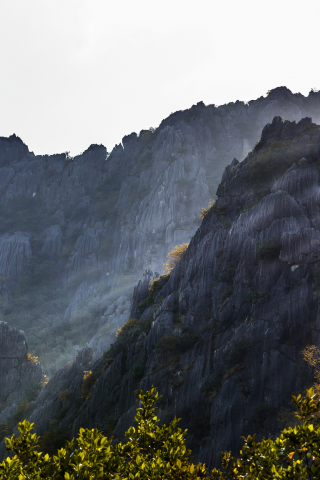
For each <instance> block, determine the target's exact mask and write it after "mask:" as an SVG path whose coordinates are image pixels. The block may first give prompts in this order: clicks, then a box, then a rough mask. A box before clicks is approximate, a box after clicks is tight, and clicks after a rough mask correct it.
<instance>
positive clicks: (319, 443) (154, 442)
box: [0, 388, 320, 480]
mask: <svg viewBox="0 0 320 480" xmlns="http://www.w3.org/2000/svg"><path fill="white" fill-rule="evenodd" d="M139 398H140V401H141V407H139V408H138V409H137V415H136V416H135V420H136V422H137V429H135V428H134V427H130V428H129V430H128V431H127V432H126V437H127V438H128V442H127V443H125V444H123V443H121V442H120V443H118V444H113V443H112V439H108V438H107V437H104V436H103V435H102V434H101V433H100V432H98V430H97V429H92V430H88V429H86V430H85V429H80V433H79V436H78V438H77V441H75V440H72V441H71V442H68V441H67V442H66V445H65V447H64V448H61V449H60V450H58V453H57V455H55V456H50V455H48V454H46V455H44V454H42V453H41V452H39V451H38V441H39V437H37V435H36V434H35V433H32V427H33V424H30V423H29V422H27V421H26V420H25V421H24V422H22V423H19V432H20V436H19V437H18V438H16V437H15V435H13V436H12V437H11V438H10V439H6V444H7V449H8V450H11V451H13V453H14V457H13V458H9V457H8V458H6V459H5V460H4V461H3V462H2V463H1V464H0V480H24V479H33V480H40V479H47V480H56V479H61V480H62V479H64V480H89V479H101V480H102V479H108V480H111V479H112V480H120V479H125V480H201V479H205V480H209V479H211V480H215V479H216V480H240V479H246V480H268V479H270V480H271V479H272V480H274V479H277V480H307V479H308V480H311V479H312V480H315V479H319V478H320V427H317V428H315V427H314V426H313V423H312V422H313V421H314V420H315V419H316V416H317V415H318V414H319V412H320V400H318V398H319V396H318V395H317V394H315V393H314V389H313V388H310V389H309V390H307V394H306V397H302V396H301V395H299V396H298V397H292V398H293V401H294V403H295V405H296V407H297V409H298V413H297V414H296V416H297V418H298V419H299V420H300V421H301V422H302V424H301V425H299V426H295V427H294V428H288V429H285V430H283V431H282V432H281V434H280V436H279V437H278V438H276V439H275V440H272V439H270V438H269V439H263V440H262V441H261V442H256V441H255V437H254V436H250V435H249V436H248V437H247V438H245V439H244V446H243V448H242V450H241V451H240V456H239V458H236V459H235V458H233V457H231V452H223V453H222V470H218V469H216V468H214V469H213V471H212V473H211V476H210V477H209V475H208V473H207V471H206V468H205V465H204V464H201V463H199V464H198V465H194V464H192V463H190V461H189V456H190V454H191V451H190V450H187V448H186V445H185V437H186V433H187V431H186V430H185V431H182V430H181V429H180V428H178V427H177V425H178V422H179V420H178V419H177V418H174V420H173V421H172V422H171V423H170V424H169V425H168V426H166V425H162V426H161V427H159V425H158V423H159V420H158V418H157V417H156V416H155V409H156V408H155V403H156V401H157V399H158V393H157V392H156V389H155V388H152V389H151V390H150V391H148V392H146V393H143V392H142V391H140V395H139ZM231 463H232V466H231Z"/></svg>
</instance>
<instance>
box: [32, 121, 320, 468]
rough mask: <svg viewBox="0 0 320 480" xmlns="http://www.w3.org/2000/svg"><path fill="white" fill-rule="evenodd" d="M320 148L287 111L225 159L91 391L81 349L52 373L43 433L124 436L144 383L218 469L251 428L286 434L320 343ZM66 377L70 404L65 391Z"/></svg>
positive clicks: (96, 370) (139, 298)
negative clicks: (284, 414) (173, 260)
mask: <svg viewBox="0 0 320 480" xmlns="http://www.w3.org/2000/svg"><path fill="white" fill-rule="evenodd" d="M319 148H320V127H319V126H317V125H315V124H313V123H312V122H311V120H310V119H303V120H301V121H300V122H298V123H295V122H290V121H282V120H281V119H280V118H278V117H275V118H274V120H273V121H272V123H271V124H268V125H267V126H266V127H265V128H264V130H263V134H262V137H261V140H260V142H259V143H258V144H257V145H256V147H255V148H254V150H253V151H252V152H251V153H250V154H249V155H248V156H247V157H246V159H245V160H244V161H243V162H238V161H237V160H236V159H234V160H233V161H232V163H231V164H230V165H229V166H228V167H227V168H226V169H225V172H224V174H223V176H222V181H221V183H220V185H219V188H218V191H217V194H218V200H217V202H216V204H215V205H214V206H213V207H211V208H210V209H209V210H208V211H207V213H206V215H205V218H204V220H203V222H202V223H201V226H200V228H199V229H198V230H197V232H196V234H195V235H194V237H193V238H192V240H191V242H190V245H189V248H188V250H187V251H186V253H185V256H184V257H183V259H182V261H181V262H180V263H178V264H177V266H176V267H175V268H174V269H173V271H172V272H171V274H170V276H169V277H161V278H160V279H159V280H157V282H158V283H156V286H157V287H156V288H154V290H153V291H154V296H153V298H151V297H150V296H149V294H148V301H146V296H145V293H144V294H141V292H142V290H143V288H142V284H140V287H139V288H136V289H135V295H136V298H135V299H134V300H133V304H134V305H136V307H135V312H132V313H134V318H135V320H131V321H130V323H129V324H127V326H126V329H124V330H123V333H122V336H119V337H118V339H117V341H116V342H115V343H114V345H113V346H111V347H110V348H109V350H108V351H107V352H106V353H105V355H104V356H102V357H100V358H98V359H97V360H96V361H94V362H93V364H92V366H90V370H91V371H92V372H93V374H94V378H92V385H91V386H90V388H89V390H88V392H87V391H86V392H82V393H79V389H80V383H81V368H82V369H83V370H87V369H89V368H88V366H87V364H85V363H83V365H82V367H81V368H80V367H79V366H77V365H79V362H78V360H77V361H75V363H74V364H73V365H72V366H71V367H69V369H68V368H65V369H64V370H62V371H61V372H60V373H59V372H58V373H57V374H56V376H55V377H54V378H53V379H52V380H50V381H49V384H48V386H47V387H46V392H48V391H50V392H51V393H50V398H54V399H55V400H54V401H52V402H51V401H50V402H51V403H50V409H49V410H47V411H46V412H47V413H45V407H44V405H43V397H41V395H40V397H41V398H40V397H39V398H38V399H37V400H36V402H35V406H34V412H33V413H32V416H31V417H30V419H31V420H36V421H37V422H38V423H37V432H38V433H40V434H41V433H43V431H44V430H45V429H46V428H48V424H49V423H48V422H49V418H58V419H59V426H60V428H63V429H66V430H67V429H68V428H69V427H70V423H72V427H71V428H70V430H69V434H70V435H76V433H77V431H78V429H79V428H80V427H89V428H92V427H98V428H100V429H104V431H105V432H106V433H109V434H110V433H111V432H114V434H115V436H116V438H120V439H121V438H123V434H124V431H125V430H126V429H127V428H128V426H129V425H131V424H132V423H133V421H134V420H133V417H134V411H135V409H136V392H137V390H138V389H139V388H143V389H148V388H150V387H151V385H156V386H158V388H159V391H160V394H161V395H162V396H163V397H162V399H161V400H160V402H159V416H160V418H161V420H163V421H166V422H167V421H169V420H170V419H171V418H172V417H173V416H174V415H177V416H178V417H179V418H182V422H181V426H182V427H184V428H188V431H189V437H188V442H189V446H190V447H191V448H192V449H193V451H194V453H195V454H196V456H197V459H198V460H201V461H204V462H206V464H207V465H208V466H209V467H213V466H215V465H218V464H219V457H220V452H221V450H225V449H226V450H230V449H231V450H233V451H234V452H236V451H237V450H238V449H239V448H240V446H241V439H240V437H241V435H248V434H253V433H257V438H261V437H262V436H263V435H264V436H265V435H270V434H275V433H277V431H278V429H279V426H278V424H277V415H278V412H279V410H280V409H281V408H282V407H287V406H288V405H289V404H290V397H291V395H292V394H295V393H297V392H300V391H303V389H304V388H305V387H309V386H310V384H311V383H312V376H310V373H311V372H309V371H308V367H307V366H306V364H304V362H303V359H302V356H301V353H300V352H301V349H302V348H303V347H304V346H306V345H307V344H310V343H312V344H315V345H319V342H320V340H319V338H320V336H319V335H320V333H319V332H320V330H319V329H320V320H319V318H320V317H319V315H320V314H319V312H320V309H319V288H320V280H319V279H320V253H319V247H320V233H319V225H320V223H319V222H320V210H319V195H320V187H319V181H320V179H319ZM151 278H152V276H150V280H151ZM149 293H150V292H149ZM113 308H114V307H112V309H110V313H111V315H112V312H114V310H113ZM85 352H86V351H84V354H85V355H87V354H86V353H85ZM77 362H78V363H77ZM78 368H79V371H78V370H77V372H78V373H77V376H76V375H75V373H74V372H75V369H78ZM62 376H63V388H64V389H66V390H67V391H71V392H72V395H73V396H72V401H71V400H70V401H69V403H67V402H65V403H63V402H61V399H60V397H59V395H58V390H61V388H62V384H60V383H59V382H60V380H58V379H59V378H60V377H61V378H62ZM75 378H77V385H76V386H75V384H74V382H75ZM82 382H83V380H82ZM81 385H82V386H83V383H82V384H81ZM77 389H78V390H77ZM77 391H78V393H77ZM62 409H64V410H63V414H64V417H63V418H61V415H62V414H61V411H62ZM48 412H50V413H48ZM59 415H60V416H59Z"/></svg>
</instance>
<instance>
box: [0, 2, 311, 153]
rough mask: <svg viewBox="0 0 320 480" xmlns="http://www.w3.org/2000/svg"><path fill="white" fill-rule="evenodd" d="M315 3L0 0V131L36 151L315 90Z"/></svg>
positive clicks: (75, 146)
mask: <svg viewBox="0 0 320 480" xmlns="http://www.w3.org/2000/svg"><path fill="white" fill-rule="evenodd" d="M317 7H318V2H317V1H316V0H309V1H305V2H303V3H301V2H298V1H297V0H290V1H288V0H280V1H279V0H277V1H275V0H271V1H270V0H269V1H268V2H264V1H260V0H244V1H242V2H239V1H236V0H222V1H220V0H198V1H197V2H195V1H191V0H183V1H182V0H170V1H169V0H161V1H159V2H151V1H150V0H149V1H147V0H139V1H132V0H116V1H113V0H90V1H88V0H63V1H62V0H54V1H53V0H45V1H43V0H28V1H27V2H26V1H25V0H2V1H1V6H0V14H1V20H2V21H1V30H0V52H1V75H0V108H1V115H0V135H2V136H9V135H11V134H12V133H16V134H17V135H19V136H20V137H21V138H22V139H23V141H24V142H25V143H26V144H27V145H28V146H29V148H30V149H31V150H33V151H34V152H35V153H36V154H45V153H48V154H50V153H57V152H63V151H71V154H72V155H75V154H77V153H79V152H81V151H83V150H85V149H86V148H87V147H88V146H89V145H90V144H92V143H98V144H100V143H102V144H104V145H106V146H107V147H108V149H109V150H111V149H112V148H113V146H114V145H115V144H116V143H119V142H121V139H122V137H123V136H124V135H126V134H129V133H131V132H132V131H136V132H139V131H140V130H141V129H144V128H149V127H150V126H153V127H156V126H157V125H159V123H160V122H161V120H162V119H163V118H165V117H167V116H168V115H169V114H170V113H171V112H174V111H176V110H181V109H186V108H189V107H190V106H192V105H193V104H195V103H197V102H199V101H204V102H205V103H206V104H212V103H214V104H223V103H228V102H230V101H235V100H237V99H239V100H244V101H247V100H250V99H254V98H257V97H259V96H261V95H265V94H266V93H267V91H268V90H269V89H272V88H275V87H277V86H281V85H285V86H287V87H288V88H290V89H291V90H292V91H293V92H298V91H299V92H301V93H303V94H304V95H307V94H308V92H309V91H310V89H311V88H317V87H319V85H320V83H319V73H320V66H319V62H318V61H317V51H318V48H317V47H318V45H319V39H318V23H319V22H318V15H317V13H318V9H317Z"/></svg>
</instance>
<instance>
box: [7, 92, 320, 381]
mask: <svg viewBox="0 0 320 480" xmlns="http://www.w3.org/2000/svg"><path fill="white" fill-rule="evenodd" d="M319 106H320V93H316V92H310V94H309V96H308V97H304V96H303V95H300V94H292V93H291V92H290V90H288V89H286V88H285V87H280V88H277V89H275V90H272V91H271V92H269V94H268V95H267V97H266V98H264V97H261V98H259V99H257V100H254V101H251V102H249V103H248V104H244V103H243V102H236V103H230V104H228V105H223V106H220V107H215V106H214V105H210V106H207V107H206V106H205V105H204V104H203V103H199V104H198V105H195V106H193V107H192V108H190V109H189V110H186V111H182V112H176V113H174V114H172V115H170V116H169V117H168V118H167V119H165V120H164V121H163V122H162V123H161V125H160V126H159V127H158V128H157V129H156V130H155V131H153V130H143V131H141V132H140V134H139V135H137V134H135V133H133V134H131V135H128V136H126V137H124V138H123V141H122V144H121V145H117V146H116V147H115V148H114V150H113V151H112V153H111V154H110V155H109V154H107V152H106V149H105V147H103V146H98V145H91V146H90V147H89V148H88V149H87V150H86V151H85V152H84V153H83V154H81V155H78V156H76V157H74V158H70V157H69V156H68V155H66V154H59V155H52V156H34V155H33V153H32V152H29V150H28V148H27V147H26V145H24V144H23V142H22V141H21V140H20V139H19V138H18V137H16V136H11V137H9V138H7V139H6V138H1V139H0V178H1V180H0V204H1V208H0V220H1V221H0V234H1V235H2V236H1V238H0V279H1V282H0V284H1V299H2V302H3V306H2V313H3V315H4V317H3V318H4V320H5V321H7V322H8V323H9V324H10V325H13V326H15V327H17V328H19V329H23V330H24V331H25V332H26V334H27V336H28V341H29V345H30V349H31V351H32V353H33V354H34V355H39V358H40V360H41V362H42V364H43V366H44V368H45V370H46V372H48V373H49V374H50V375H51V374H52V373H53V372H54V371H55V370H56V369H57V367H59V366H62V365H65V364H66V362H67V361H68V360H70V359H72V358H73V356H74V355H75V352H76V351H77V350H78V349H79V346H83V345H85V344H86V342H89V341H90V340H91V339H92V342H91V345H92V346H93V347H94V349H95V352H94V358H98V356H100V354H101V351H102V350H103V349H105V348H107V346H108V345H109V344H110V342H111V341H112V339H113V338H114V334H115V331H116V328H117V326H118V323H117V321H116V322H114V321H113V320H112V317H111V316H110V315H109V314H106V315H105V313H106V312H107V311H108V309H111V310H112V311H113V310H114V311H115V310H116V309H117V308H118V306H117V304H116V303H115V304H114V302H118V299H119V297H124V298H123V301H124V302H125V304H126V305H128V303H130V296H131V292H132V288H133V285H134V284H135V283H136V282H137V280H138V279H139V278H140V277H141V275H142V273H143V272H144V270H145V269H146V268H147V269H149V270H151V271H153V272H159V273H161V272H162V265H163V262H164V259H165V256H166V254H167V252H168V251H170V250H172V248H173V247H174V246H175V245H176V244H179V243H185V242H189V240H190V239H191V237H192V235H193V234H194V233H195V231H196V230H197V228H198V226H199V225H200V219H199V213H200V211H201V208H202V207H204V206H207V205H208V203H209V199H210V198H213V196H214V194H215V191H216V188H217V186H218V184H219V182H220V179H221V175H222V173H223V170H224V168H225V166H226V165H227V164H228V163H229V162H230V160H231V159H232V158H233V157H237V158H238V159H239V160H241V159H242V158H243V157H244V156H245V155H246V152H247V150H248V149H250V148H252V147H253V145H254V144H255V143H256V142H257V141H258V140H259V137H260V133H261V129H262V127H263V126H264V125H265V124H266V123H267V122H269V121H271V120H272V118H273V116H274V115H281V116H282V117H284V118H288V119H291V120H299V119H300V118H301V117H302V116H305V115H309V116H311V115H312V116H313V117H314V118H315V119H316V120H317V119H320V116H319V112H320V108H319ZM128 311H129V309H128V307H127V306H126V308H124V309H123V311H121V315H122V317H121V318H122V320H121V321H124V320H125V319H126V318H128V316H125V313H124V312H128ZM103 317H104V318H103ZM109 319H110V322H109ZM93 337H94V338H93Z"/></svg>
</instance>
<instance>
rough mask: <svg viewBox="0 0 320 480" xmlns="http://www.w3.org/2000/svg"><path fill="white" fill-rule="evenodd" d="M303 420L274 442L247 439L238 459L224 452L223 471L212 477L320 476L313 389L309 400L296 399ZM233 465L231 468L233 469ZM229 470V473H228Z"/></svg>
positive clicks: (283, 479)
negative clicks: (314, 421) (314, 422)
mask: <svg viewBox="0 0 320 480" xmlns="http://www.w3.org/2000/svg"><path fill="white" fill-rule="evenodd" d="M293 401H294V403H295V404H296V407H297V408H298V410H299V413H297V414H296V416H297V418H298V419H299V420H301V421H302V424H301V425H296V426H294V427H292V428H291V427H290V428H287V429H284V430H283V431H282V432H281V434H280V436H279V437H278V438H276V439H275V440H272V439H271V438H269V439H263V440H262V441H261V442H256V441H255V436H250V435H249V436H248V437H247V438H244V446H243V448H242V450H240V456H239V458H233V457H231V452H223V453H222V467H223V471H221V470H218V469H213V471H212V475H211V478H212V479H217V480H218V479H219V480H223V479H226V480H240V479H243V478H246V479H248V480H268V479H270V480H273V479H277V480H278V479H279V480H289V479H290V480H307V479H308V480H310V479H314V480H315V479H318V478H319V477H320V451H319V443H320V427H317V428H315V427H314V425H313V424H312V423H311V422H312V421H313V420H314V419H315V415H316V414H317V413H318V412H319V411H320V401H319V400H318V395H315V393H314V390H313V388H311V389H310V390H307V395H306V397H301V395H299V396H298V397H293ZM231 463H232V466H231ZM227 470H229V471H228V472H227Z"/></svg>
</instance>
